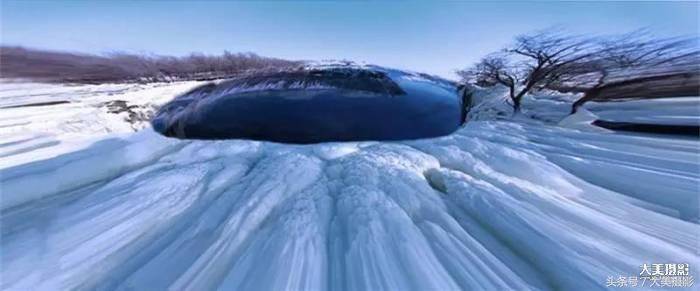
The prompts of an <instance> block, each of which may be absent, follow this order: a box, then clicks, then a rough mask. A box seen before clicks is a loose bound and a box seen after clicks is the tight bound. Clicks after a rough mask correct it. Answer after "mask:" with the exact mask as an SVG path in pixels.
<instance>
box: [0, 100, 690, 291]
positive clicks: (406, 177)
mask: <svg viewBox="0 0 700 291" xmlns="http://www.w3.org/2000/svg"><path fill="white" fill-rule="evenodd" d="M74 90H81V87H76V88H74ZM181 90H182V91H185V90H187V89H186V88H181ZM138 92H141V91H138ZM130 96H131V93H125V94H123V95H119V96H115V98H117V97H118V98H119V99H125V100H131V97H130ZM56 106H62V105H56ZM30 108H32V109H31V110H30ZM52 109H53V108H50V107H26V108H12V109H0V110H2V112H3V122H4V126H3V127H0V130H1V131H0V139H2V140H3V142H2V143H1V144H0V152H2V153H4V156H2V157H0V186H1V188H0V190H1V191H2V193H1V194H2V201H0V209H2V212H1V214H0V215H1V216H0V222H1V223H2V229H1V235H2V240H1V241H0V249H1V250H2V252H1V254H0V257H1V261H0V262H1V265H0V267H1V268H2V269H1V273H0V274H1V279H0V284H1V288H2V289H4V290H31V289H37V290H58V289H94V288H100V289H117V290H161V289H166V288H170V289H172V290H206V289H215V288H221V289H226V290H457V289H465V290H526V289H540V290H550V289H560V290H561V289H563V290H572V289H576V290H594V289H602V288H604V287H605V286H606V279H607V278H608V277H609V276H613V277H617V276H636V275H638V274H639V266H640V265H641V264H644V263H648V264H650V263H689V264H690V266H691V268H690V270H691V273H692V275H693V276H695V278H698V272H697V266H700V264H699V263H700V259H699V257H698V245H699V244H700V239H699V238H698V235H699V233H700V227H699V226H698V222H699V214H698V212H699V210H698V207H699V206H698V205H700V202H699V201H698V196H699V195H698V185H699V181H700V168H699V167H700V161H699V156H700V155H699V152H698V151H699V150H698V149H699V147H698V146H699V145H700V144H699V143H698V141H697V140H694V139H674V138H659V137H651V136H648V137H647V136H632V135H619V134H609V133H596V132H585V131H577V130H571V129H565V128H560V127H554V126H547V125H538V124H521V123H515V122H505V121H475V122H470V123H468V124H467V125H466V127H464V128H462V129H460V130H459V131H457V132H456V133H454V134H452V135H449V136H445V137H441V138H435V139H425V140H417V141H410V142H391V143H388V142H354V143H325V144H317V145H306V146H295V145H282V144H275V143H267V142H254V141H243V140H227V141H189V140H178V139H171V138H165V137H163V136H161V135H159V134H157V133H155V132H154V131H153V130H151V129H150V128H146V129H145V130H142V131H140V132H138V133H135V134H121V135H115V134H105V135H102V136H95V135H98V134H97V133H96V132H91V133H89V135H91V136H93V137H92V138H90V141H91V142H86V143H84V145H83V146H81V147H73V146H71V145H70V144H68V143H66V142H65V140H66V139H65V138H62V137H64V136H66V135H67V134H68V133H63V132H60V131H57V133H55V136H54V137H53V138H52V140H53V141H55V142H54V143H52V144H45V145H42V146H36V145H35V144H36V143H37V142H36V141H35V139H36V138H34V137H33V136H35V135H39V134H40V133H41V134H45V133H42V131H41V130H39V129H41V128H46V127H36V125H33V123H34V122H36V121H37V120H43V118H41V116H43V115H42V114H44V112H47V113H46V114H49V113H48V112H53V111H51V110H52ZM18 110H25V111H24V112H26V113H32V115H33V116H37V117H35V118H34V119H21V120H20V118H21V114H19V112H17V111H18ZM71 110H72V111H71ZM71 110H68V109H67V108H66V110H64V111H65V112H66V113H70V112H73V113H74V114H76V115H78V116H80V115H83V114H86V115H89V112H92V111H77V110H78V109H75V110H73V109H71ZM79 110H83V109H79ZM5 112H7V113H8V114H9V115H5V114H4V113H5ZM82 112H85V113H82ZM50 114H55V113H50ZM13 116H14V117H13ZM51 116H55V117H54V118H53V123H52V125H51V126H55V127H54V128H64V127H63V124H64V123H65V122H68V121H67V120H73V118H74V117H73V116H74V115H67V116H68V117H69V118H65V119H61V118H59V117H58V116H59V115H51ZM85 118H88V116H85ZM15 119H17V121H13V120H15ZM27 122H29V123H27ZM98 123H99V122H98ZM42 124H44V123H42ZM20 128H23V129H24V130H20ZM129 130H130V129H126V128H125V129H123V131H124V132H127V131H129ZM20 131H21V132H22V134H25V135H26V136H27V137H26V138H24V139H22V138H19V137H14V136H15V135H16V134H17V132H20ZM73 134H74V135H77V134H78V133H73ZM7 137H14V139H13V141H11V142H5V140H6V139H5V138H7ZM8 149H13V150H8ZM19 149H22V150H19ZM39 149H41V150H43V151H45V152H46V153H44V154H37V153H36V151H38V150H39ZM55 149H61V152H62V154H48V153H49V152H52V151H53V150H55Z"/></svg>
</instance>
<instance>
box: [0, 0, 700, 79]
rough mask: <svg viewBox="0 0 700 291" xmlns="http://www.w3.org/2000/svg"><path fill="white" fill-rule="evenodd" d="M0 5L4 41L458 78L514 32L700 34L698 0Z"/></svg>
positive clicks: (92, 50)
mask: <svg viewBox="0 0 700 291" xmlns="http://www.w3.org/2000/svg"><path fill="white" fill-rule="evenodd" d="M0 1H1V3H2V4H1V6H0V9H1V16H2V18H1V24H2V28H1V34H0V43H2V44H3V45H23V46H29V47H38V48H48V49H57V50H69V51H77V52H88V53H105V52H110V51H128V52H139V53H154V54H166V55H183V54H187V53H189V52H203V53H212V54H213V53H221V52H222V51H223V50H229V51H232V52H243V51H250V52H255V53H258V54H260V55H265V56H274V57H281V58H288V59H306V60H321V59H349V60H355V61H366V62H369V63H375V64H380V65H385V66H392V67H398V68H404V69H411V70H416V71H423V72H427V73H433V74H438V75H442V76H445V77H450V78H452V77H454V76H453V75H452V72H453V71H454V70H455V69H458V68H461V67H464V66H468V65H469V64H471V63H472V62H474V61H476V60H477V59H478V58H479V57H481V56H482V55H484V54H486V53H489V52H491V51H494V50H497V49H499V48H500V47H501V46H503V45H504V44H506V43H508V42H509V41H510V40H511V39H512V37H513V36H514V35H517V34H521V33H526V32H529V31H533V30H537V29H542V28H546V27H551V26H561V27H564V28H567V29H569V30H572V31H574V32H580V33H597V34H600V33H620V32H626V31H630V30H634V29H638V28H641V27H647V28H649V29H651V30H652V31H654V32H656V33H657V34H661V35H679V34H685V35H689V34H698V25H699V24H698V9H699V6H698V5H699V4H698V3H697V2H418V1H410V2H379V3H373V2H341V1H330V2H224V1H213V2H189V1H142V2H131V1H94V2H87V1H59V0H56V1H45V2H40V1H11V0H0Z"/></svg>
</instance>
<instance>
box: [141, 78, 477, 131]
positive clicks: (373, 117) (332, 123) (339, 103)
mask: <svg viewBox="0 0 700 291" xmlns="http://www.w3.org/2000/svg"><path fill="white" fill-rule="evenodd" d="M463 116H464V108H463V106H462V101H461V98H460V97H459V95H458V92H457V87H456V86H455V85H454V84H453V83H451V82H449V81H446V80H443V79H440V78H437V77H433V76H429V75H425V74H416V73H409V72H404V71H399V70H393V69H387V68H382V67H377V66H358V65H354V64H342V65H338V64H334V65H316V66H305V67H299V68H294V69H288V70H282V71H264V72H256V73H251V74H248V75H245V76H242V77H237V78H234V79H230V80H226V81H223V82H220V83H211V84H207V85H203V86H201V87H198V88H196V89H193V90H191V91H190V92H187V93H185V94H183V95H180V96H178V97H176V98H175V99H173V100H172V101H170V102H169V103H167V104H165V105H164V106H163V107H161V108H160V110H159V111H158V112H157V113H156V115H155V117H154V118H153V120H152V121H151V123H152V125H153V128H154V129H155V130H156V131H158V132H160V133H161V134H163V135H166V136H170V137H177V138H183V139H252V140H265V141H273V142H284V143H317V142H330V141H363V140H405V139H417V138H427V137H436V136H441V135H447V134H450V133H452V132H453V131H455V130H456V129H457V128H459V126H460V125H461V123H462V122H463Z"/></svg>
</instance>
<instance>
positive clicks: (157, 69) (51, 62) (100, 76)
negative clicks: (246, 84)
mask: <svg viewBox="0 0 700 291" xmlns="http://www.w3.org/2000/svg"><path fill="white" fill-rule="evenodd" d="M301 63H302V62H299V61H288V60H283V59H276V58H268V57H261V56H258V55H256V54H254V53H230V52H228V51H225V52H224V53H223V54H221V55H203V54H191V55H189V56H184V57H170V56H151V55H137V54H129V53H112V54H108V55H90V54H80V53H68V52H57V51H46V50H39V49H30V48H24V47H8V46H3V47H0V77H2V78H16V79H29V80H34V81H40V82H55V83H110V82H164V81H165V82H167V81H177V80H209V79H218V78H226V77H232V76H236V75H238V74H241V73H244V72H247V71H250V70H259V69H277V68H285V67H290V66H298V65H300V64H301Z"/></svg>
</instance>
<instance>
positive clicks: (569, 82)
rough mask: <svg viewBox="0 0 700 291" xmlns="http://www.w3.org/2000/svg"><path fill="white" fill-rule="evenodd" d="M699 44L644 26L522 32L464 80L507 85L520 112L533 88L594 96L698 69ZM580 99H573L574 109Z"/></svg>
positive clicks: (462, 73)
mask: <svg viewBox="0 0 700 291" xmlns="http://www.w3.org/2000/svg"><path fill="white" fill-rule="evenodd" d="M696 43H697V40H696V39H693V38H682V37H676V38H664V39H658V38H654V37H652V36H650V34H648V33H647V32H645V31H635V32H632V33H629V34H625V35H621V36H615V37H600V36H593V37H583V36H576V35H568V34H566V33H562V32H560V31H557V30H549V31H543V32H538V33H534V34H528V35H522V36H518V37H517V38H516V39H515V42H514V43H513V44H512V45H510V46H508V47H506V48H504V49H503V50H502V51H500V52H497V53H494V54H491V55H488V56H486V57H485V58H483V59H482V60H480V61H479V62H478V63H477V64H476V65H474V66H473V67H471V68H469V69H466V70H461V71H458V74H459V75H460V76H461V77H462V79H463V81H465V82H471V83H475V84H478V85H486V86H489V85H495V84H501V85H504V86H506V87H508V89H509V94H510V100H511V101H512V103H513V112H514V113H516V112H518V111H519V110H520V104H521V100H522V97H523V96H524V95H525V94H527V93H529V92H531V91H532V90H539V89H545V88H546V89H554V90H559V91H565V92H579V93H584V94H585V95H586V96H592V95H595V93H596V92H598V91H600V90H603V88H608V87H609V86H614V84H617V83H620V82H629V81H630V79H635V78H637V79H639V80H642V78H648V77H654V76H655V77H658V76H659V75H660V74H666V75H670V74H674V73H679V72H681V73H687V72H688V71H693V70H695V71H697V64H698V60H697V56H698V49H697V45H696ZM693 44H695V45H693ZM583 99H584V100H583V101H582V102H585V101H586V100H589V99H590V97H589V98H588V99H586V97H584V98H583ZM580 103H581V102H578V103H575V104H574V109H573V110H574V111H575V107H576V106H578V105H579V104H580Z"/></svg>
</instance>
